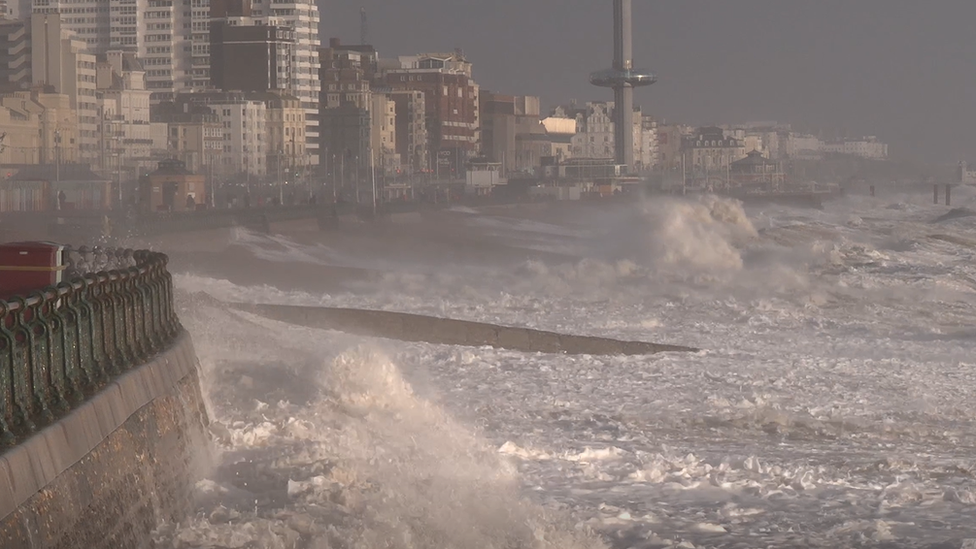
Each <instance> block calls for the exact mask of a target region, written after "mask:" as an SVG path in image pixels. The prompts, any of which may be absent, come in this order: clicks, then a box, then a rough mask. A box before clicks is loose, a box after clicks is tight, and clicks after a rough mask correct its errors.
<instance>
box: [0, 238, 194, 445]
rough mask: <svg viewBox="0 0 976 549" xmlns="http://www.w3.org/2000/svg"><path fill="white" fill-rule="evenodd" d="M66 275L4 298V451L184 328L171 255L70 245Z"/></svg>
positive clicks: (0, 337) (0, 349)
mask: <svg viewBox="0 0 976 549" xmlns="http://www.w3.org/2000/svg"><path fill="white" fill-rule="evenodd" d="M62 257H63V258H64V262H65V277H64V279H65V281H64V282H61V283H59V284H57V285H54V286H49V287H47V288H39V289H38V290H37V291H33V292H30V293H28V294H27V295H23V296H17V297H10V298H7V299H6V300H2V299H0V319H2V322H0V454H2V453H3V451H4V449H6V448H9V447H10V446H11V445H14V444H17V443H18V442H19V441H21V440H23V439H25V438H27V437H29V436H30V435H31V434H32V433H33V432H35V431H36V430H37V429H38V428H40V427H42V426H44V425H47V424H50V423H52V422H53V421H55V420H56V419H57V418H59V417H61V416H63V415H65V414H66V413H68V412H69V411H70V410H71V409H72V408H74V407H76V406H78V405H79V404H81V403H82V402H84V401H85V400H86V399H87V398H89V397H91V396H92V395H94V394H95V393H97V392H98V391H99V390H100V389H102V388H103V387H105V386H106V385H107V384H108V383H110V382H111V381H113V380H114V379H116V378H117V377H119V376H120V375H122V374H123V373H125V372H126V371H128V370H130V369H132V368H135V367H137V366H139V365H141V364H143V363H145V362H147V361H148V360H149V359H150V358H151V357H152V356H154V355H155V354H156V353H158V352H160V351H162V350H164V349H166V348H167V346H169V345H170V344H171V343H172V342H173V341H174V340H175V339H176V337H177V336H178V335H179V333H180V332H181V331H182V327H181V325H180V322H179V319H178V318H177V315H176V311H175V308H174V304H173V282H172V277H171V275H170V273H169V271H168V270H167V269H166V263H167V257H166V255H165V254H161V253H156V252H151V251H144V250H139V251H133V250H119V249H103V248H98V247H93V248H87V247H80V248H77V249H71V248H65V250H64V252H63V254H62Z"/></svg>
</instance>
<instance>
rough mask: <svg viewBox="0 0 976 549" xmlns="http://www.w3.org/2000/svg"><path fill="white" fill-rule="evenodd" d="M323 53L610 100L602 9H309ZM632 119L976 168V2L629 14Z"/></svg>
mask: <svg viewBox="0 0 976 549" xmlns="http://www.w3.org/2000/svg"><path fill="white" fill-rule="evenodd" d="M319 6H320V9H321V17H322V31H323V34H322V36H321V39H322V42H323V43H325V42H327V40H328V38H329V37H332V36H338V37H340V38H342V39H343V42H344V43H356V42H358V41H359V9H360V8H361V7H365V8H366V9H367V12H368V17H369V38H370V40H369V41H370V42H371V43H373V44H375V45H376V47H377V48H378V49H379V50H380V54H381V55H383V56H389V57H393V56H396V55H408V54H413V53H420V52H423V51H451V50H453V49H454V48H455V47H460V48H462V49H463V50H464V52H465V54H466V55H467V57H468V58H469V59H470V60H471V61H472V62H473V63H474V70H475V79H476V80H477V81H478V82H479V83H480V84H481V86H482V87H483V88H485V89H490V90H493V91H499V92H502V93H510V94H527V95H538V96H541V97H542V99H543V102H544V105H547V106H551V105H554V104H557V103H560V102H566V101H569V100H570V99H576V100H578V101H580V102H584V101H587V100H600V99H610V98H612V96H611V93H610V91H609V90H602V89H600V88H595V87H593V86H590V85H589V84H588V83H587V75H588V74H589V72H590V71H593V70H598V69H602V68H606V67H609V65H610V63H611V58H612V49H611V41H612V29H613V27H612V22H611V15H612V10H611V2H610V1H609V0H319ZM634 52H635V64H636V65H637V66H638V67H646V68H650V69H652V70H653V71H654V72H656V73H657V74H658V77H659V79H660V80H659V82H658V83H657V84H655V85H654V86H652V87H650V88H644V89H641V90H639V91H638V92H637V94H636V97H637V101H638V102H639V103H640V104H641V105H642V106H643V107H644V109H645V111H647V112H650V113H652V114H654V115H655V116H657V117H658V118H659V119H666V120H668V121H679V122H684V123H689V124H695V125H701V124H722V123H734V122H745V121H753V120H777V121H780V122H790V123H792V124H793V125H794V127H801V128H809V129H815V130H820V131H822V133H823V135H824V136H825V137H830V136H832V135H836V134H841V135H844V134H846V135H848V136H860V135H867V134H873V135H877V136H878V137H879V138H881V139H883V140H885V141H887V142H889V143H890V144H891V153H892V154H893V155H898V156H907V157H910V158H919V159H925V160H932V161H939V162H955V161H957V160H960V159H967V160H970V161H976V131H974V130H976V0H927V1H926V0H680V1H679V0H634Z"/></svg>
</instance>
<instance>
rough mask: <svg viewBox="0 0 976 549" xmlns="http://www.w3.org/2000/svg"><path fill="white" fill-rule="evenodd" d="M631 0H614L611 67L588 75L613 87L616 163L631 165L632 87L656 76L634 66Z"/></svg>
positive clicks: (597, 83)
mask: <svg viewBox="0 0 976 549" xmlns="http://www.w3.org/2000/svg"><path fill="white" fill-rule="evenodd" d="M631 14H632V5H631V0H613V68H612V69H607V70H602V71H598V72H595V73H593V74H591V75H590V83H591V84H593V85H595V86H600V87H604V88H613V98H614V116H613V122H614V124H613V125H614V128H613V132H614V134H613V140H614V149H615V150H616V162H617V164H623V165H625V166H626V170H627V173H630V172H632V171H633V169H634V88H637V87H640V86H650V85H651V84H653V83H654V82H657V76H655V75H654V73H652V72H650V71H646V70H636V69H634V43H633V22H632V20H631Z"/></svg>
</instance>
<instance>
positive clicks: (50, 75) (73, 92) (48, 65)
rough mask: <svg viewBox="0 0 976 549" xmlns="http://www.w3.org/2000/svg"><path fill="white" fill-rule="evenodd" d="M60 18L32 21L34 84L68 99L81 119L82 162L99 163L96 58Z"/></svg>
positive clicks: (39, 17)
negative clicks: (50, 88) (46, 87)
mask: <svg viewBox="0 0 976 549" xmlns="http://www.w3.org/2000/svg"><path fill="white" fill-rule="evenodd" d="M62 23H63V21H62V18H61V17H59V16H58V15H57V14H51V15H48V14H35V15H33V16H32V17H31V66H32V69H31V74H32V78H33V84H35V85H48V86H51V87H52V88H54V91H55V92H56V93H61V94H64V95H67V96H68V98H69V100H70V102H71V108H72V109H74V110H75V112H76V114H77V118H78V143H77V147H78V157H79V158H78V159H79V160H80V161H82V162H96V161H97V160H98V155H99V145H98V104H97V100H96V97H95V88H96V84H95V56H94V55H92V54H90V53H88V51H87V49H86V48H85V43H84V42H83V41H82V40H79V39H78V37H76V36H75V35H74V33H72V32H71V31H69V30H67V29H66V28H65V27H64V25H63V24H62Z"/></svg>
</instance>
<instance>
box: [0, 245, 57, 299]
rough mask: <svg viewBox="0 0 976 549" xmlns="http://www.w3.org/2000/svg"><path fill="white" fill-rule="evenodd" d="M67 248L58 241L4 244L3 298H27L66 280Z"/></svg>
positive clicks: (0, 259)
mask: <svg viewBox="0 0 976 549" xmlns="http://www.w3.org/2000/svg"><path fill="white" fill-rule="evenodd" d="M64 270H65V261H64V246H62V245H61V244H57V243H54V242H11V243H7V244H0V297H2V298H8V297H10V296H13V295H27V294H29V293H30V292H33V291H36V290H41V289H43V288H47V287H48V286H53V285H55V284H58V283H60V282H62V281H63V279H64Z"/></svg>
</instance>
